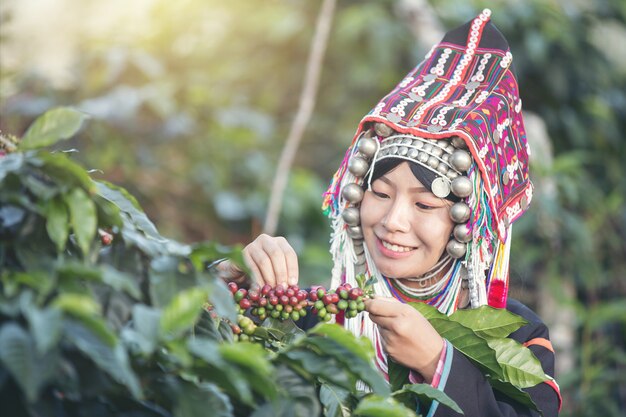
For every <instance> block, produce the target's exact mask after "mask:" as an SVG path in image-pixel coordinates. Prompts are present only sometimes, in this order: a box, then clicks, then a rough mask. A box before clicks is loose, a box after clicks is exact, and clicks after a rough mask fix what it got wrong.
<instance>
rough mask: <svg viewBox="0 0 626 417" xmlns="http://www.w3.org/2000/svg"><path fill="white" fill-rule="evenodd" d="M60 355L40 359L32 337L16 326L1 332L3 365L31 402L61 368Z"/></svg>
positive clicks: (53, 352) (0, 344) (14, 324)
mask: <svg viewBox="0 0 626 417" xmlns="http://www.w3.org/2000/svg"><path fill="white" fill-rule="evenodd" d="M58 360H59V358H58V351H57V350H54V351H50V352H48V353H47V354H46V355H37V353H36V352H35V342H34V341H33V338H32V337H31V335H30V334H29V333H28V332H26V331H25V330H24V329H22V328H21V327H20V326H19V325H17V324H16V323H7V324H5V325H3V326H2V327H1V328H0V363H2V364H3V365H4V367H5V368H6V369H7V370H8V371H9V372H10V373H11V375H13V378H14V379H15V381H16V382H17V383H18V385H19V386H20V388H21V389H22V391H23V392H24V393H25V394H26V399H27V400H28V401H29V402H35V401H36V400H37V398H38V397H39V391H40V389H41V388H42V387H43V385H44V384H45V383H46V382H47V381H48V379H50V378H51V377H52V375H53V374H54V372H55V369H56V366H57V364H58Z"/></svg>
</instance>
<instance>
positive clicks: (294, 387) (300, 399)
mask: <svg viewBox="0 0 626 417" xmlns="http://www.w3.org/2000/svg"><path fill="white" fill-rule="evenodd" d="M275 379H276V381H277V382H278V384H279V386H280V388H281V396H280V398H279V401H280V403H281V404H280V405H279V407H277V408H279V409H280V412H279V413H277V415H278V416H284V417H319V416H320V413H321V411H322V410H321V406H320V402H319V398H318V394H317V387H316V385H315V384H313V383H311V382H312V381H310V380H309V379H305V378H303V377H302V376H301V375H299V374H298V373H297V372H295V370H293V369H291V368H289V367H287V366H285V365H282V366H278V367H277V368H276V378H275ZM276 402H277V401H274V402H273V403H276Z"/></svg>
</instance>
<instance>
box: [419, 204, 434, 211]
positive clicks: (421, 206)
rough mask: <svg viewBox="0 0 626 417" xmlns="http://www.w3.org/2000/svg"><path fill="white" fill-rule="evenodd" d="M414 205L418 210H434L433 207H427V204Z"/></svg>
mask: <svg viewBox="0 0 626 417" xmlns="http://www.w3.org/2000/svg"><path fill="white" fill-rule="evenodd" d="M415 205H416V206H417V207H418V208H421V209H422V210H432V209H434V208H435V207H433V206H429V205H428V204H424V203H415Z"/></svg>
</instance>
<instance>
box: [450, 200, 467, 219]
mask: <svg viewBox="0 0 626 417" xmlns="http://www.w3.org/2000/svg"><path fill="white" fill-rule="evenodd" d="M471 212H472V211H471V210H470V208H469V206H468V205H467V204H465V203H463V202H458V203H454V204H453V205H452V207H450V218H451V219H452V221H453V222H455V223H465V222H466V221H468V220H469V218H470V214H471Z"/></svg>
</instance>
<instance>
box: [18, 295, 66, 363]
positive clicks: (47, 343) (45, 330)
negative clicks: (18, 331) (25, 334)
mask: <svg viewBox="0 0 626 417" xmlns="http://www.w3.org/2000/svg"><path fill="white" fill-rule="evenodd" d="M25 313H26V314H25V316H26V318H27V319H28V324H29V325H30V329H31V333H32V335H33V336H34V338H35V346H36V347H37V352H38V353H39V354H43V353H45V352H47V351H48V350H49V349H50V348H51V347H52V346H53V345H54V344H56V343H57V342H58V341H59V339H60V338H61V324H62V320H63V315H62V314H61V311H60V310H58V309H56V308H47V309H44V310H40V309H38V308H35V307H34V306H32V305H31V306H30V307H29V308H28V309H27V310H26V311H25Z"/></svg>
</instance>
